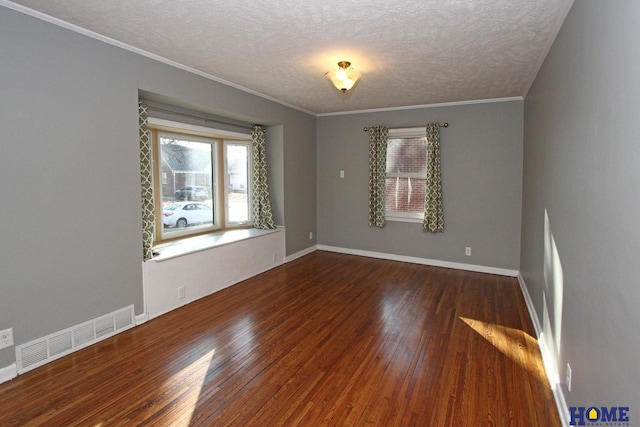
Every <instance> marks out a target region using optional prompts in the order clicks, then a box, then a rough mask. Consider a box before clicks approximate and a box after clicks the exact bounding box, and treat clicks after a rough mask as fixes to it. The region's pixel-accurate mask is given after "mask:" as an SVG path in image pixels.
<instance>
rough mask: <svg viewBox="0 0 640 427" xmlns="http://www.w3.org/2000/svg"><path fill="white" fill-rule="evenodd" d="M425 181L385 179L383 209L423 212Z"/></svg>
mask: <svg viewBox="0 0 640 427" xmlns="http://www.w3.org/2000/svg"><path fill="white" fill-rule="evenodd" d="M425 189H426V179H416V178H401V177H397V178H387V179H386V188H385V194H384V207H385V210H387V211H397V212H418V213H420V212H424V199H425Z"/></svg>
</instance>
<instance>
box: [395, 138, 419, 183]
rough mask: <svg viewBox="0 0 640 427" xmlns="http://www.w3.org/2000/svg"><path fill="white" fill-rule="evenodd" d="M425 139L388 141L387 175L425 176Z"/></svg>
mask: <svg viewBox="0 0 640 427" xmlns="http://www.w3.org/2000/svg"><path fill="white" fill-rule="evenodd" d="M426 163H427V138H398V139H389V142H388V144H387V173H394V174H420V176H426V173H427V171H426Z"/></svg>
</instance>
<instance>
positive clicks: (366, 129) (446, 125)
mask: <svg viewBox="0 0 640 427" xmlns="http://www.w3.org/2000/svg"><path fill="white" fill-rule="evenodd" d="M438 126H439V127H441V128H448V127H449V123H443V124H438ZM389 129H399V128H389ZM362 130H364V131H365V132H367V131H368V130H369V128H367V127H366V128H364V129H362Z"/></svg>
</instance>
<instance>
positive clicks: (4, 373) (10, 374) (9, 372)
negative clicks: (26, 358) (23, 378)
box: [0, 363, 18, 384]
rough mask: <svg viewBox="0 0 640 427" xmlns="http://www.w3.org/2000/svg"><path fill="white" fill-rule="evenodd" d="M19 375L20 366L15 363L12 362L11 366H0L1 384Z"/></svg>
mask: <svg viewBox="0 0 640 427" xmlns="http://www.w3.org/2000/svg"><path fill="white" fill-rule="evenodd" d="M17 376H18V366H17V365H16V364H15V363H12V364H11V365H9V366H6V367H4V368H0V384H2V383H4V382H7V381H11V380H12V379H14V378H15V377H17Z"/></svg>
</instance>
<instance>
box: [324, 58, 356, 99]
mask: <svg viewBox="0 0 640 427" xmlns="http://www.w3.org/2000/svg"><path fill="white" fill-rule="evenodd" d="M325 76H327V78H328V79H329V80H331V83H333V85H334V86H335V87H336V88H337V89H338V90H341V91H342V93H345V92H346V91H348V90H349V89H351V88H352V87H353V85H354V84H356V82H357V81H358V79H359V78H360V76H361V74H360V73H359V72H357V71H356V70H355V69H354V68H353V67H352V66H351V63H350V62H348V61H340V62H338V69H337V70H334V71H329V72H327V73H326V74H325Z"/></svg>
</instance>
